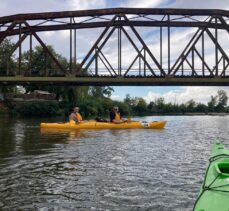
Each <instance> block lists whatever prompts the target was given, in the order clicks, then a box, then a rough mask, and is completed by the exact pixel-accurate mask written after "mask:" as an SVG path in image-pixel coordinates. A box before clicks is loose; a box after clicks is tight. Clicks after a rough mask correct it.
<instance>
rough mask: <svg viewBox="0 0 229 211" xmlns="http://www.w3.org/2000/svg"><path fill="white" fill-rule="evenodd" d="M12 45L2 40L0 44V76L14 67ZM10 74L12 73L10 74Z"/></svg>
mask: <svg viewBox="0 0 229 211" xmlns="http://www.w3.org/2000/svg"><path fill="white" fill-rule="evenodd" d="M13 49H14V43H13V42H11V40H9V39H4V40H3V42H2V43H1V44H0V75H4V74H6V73H7V69H8V70H10V69H11V70H13V69H14V68H15V67H16V63H15V62H14V55H13ZM11 74H12V73H11Z"/></svg>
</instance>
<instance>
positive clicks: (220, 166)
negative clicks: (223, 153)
mask: <svg viewBox="0 0 229 211" xmlns="http://www.w3.org/2000/svg"><path fill="white" fill-rule="evenodd" d="M215 168H216V171H217V173H218V174H220V175H222V176H226V177H229V161H228V162H225V161H224V162H217V163H215Z"/></svg>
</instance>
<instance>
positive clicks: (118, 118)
mask: <svg viewBox="0 0 229 211" xmlns="http://www.w3.org/2000/svg"><path fill="white" fill-rule="evenodd" d="M115 120H116V121H120V120H121V116H120V113H117V112H115Z"/></svg>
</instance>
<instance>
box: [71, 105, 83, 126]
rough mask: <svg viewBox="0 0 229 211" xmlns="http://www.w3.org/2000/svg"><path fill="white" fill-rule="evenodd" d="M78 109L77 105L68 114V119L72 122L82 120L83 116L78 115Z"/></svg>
mask: <svg viewBox="0 0 229 211" xmlns="http://www.w3.org/2000/svg"><path fill="white" fill-rule="evenodd" d="M79 111H80V109H79V107H75V108H74V109H73V112H72V113H71V114H70V115H69V121H70V122H72V121H74V122H82V121H83V118H82V116H81V115H80V113H79Z"/></svg>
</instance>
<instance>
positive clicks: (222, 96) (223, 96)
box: [216, 90, 228, 111]
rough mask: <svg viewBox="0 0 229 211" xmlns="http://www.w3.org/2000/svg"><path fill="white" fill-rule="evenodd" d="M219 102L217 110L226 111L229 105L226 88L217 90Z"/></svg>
mask: <svg viewBox="0 0 229 211" xmlns="http://www.w3.org/2000/svg"><path fill="white" fill-rule="evenodd" d="M217 98H218V104H217V106H216V109H217V111H225V107H226V106H227V101H228V96H227V93H226V92H225V91H224V90H218V92H217Z"/></svg>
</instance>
